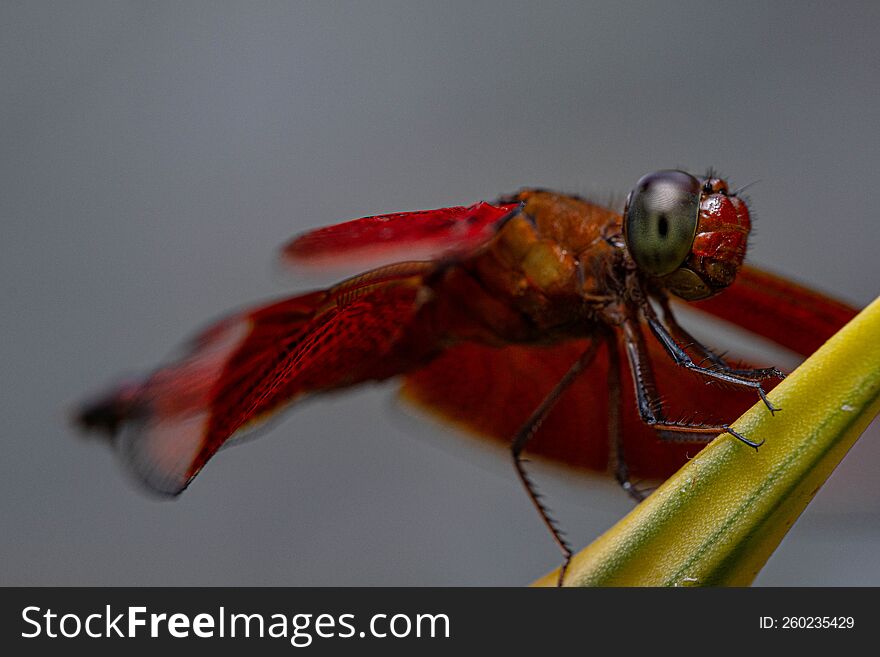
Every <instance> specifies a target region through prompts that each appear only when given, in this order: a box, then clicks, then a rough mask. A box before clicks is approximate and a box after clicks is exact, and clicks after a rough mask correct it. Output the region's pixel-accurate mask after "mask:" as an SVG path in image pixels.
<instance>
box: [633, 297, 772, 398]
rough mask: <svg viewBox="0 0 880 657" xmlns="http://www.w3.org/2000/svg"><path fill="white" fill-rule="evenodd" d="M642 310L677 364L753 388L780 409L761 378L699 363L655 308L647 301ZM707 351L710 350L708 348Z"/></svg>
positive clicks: (701, 373) (714, 377)
mask: <svg viewBox="0 0 880 657" xmlns="http://www.w3.org/2000/svg"><path fill="white" fill-rule="evenodd" d="M642 311H643V313H644V315H645V318H646V319H647V320H648V326H649V327H650V328H651V332H652V333H653V334H654V337H656V338H657V340H658V341H659V342H660V344H661V345H663V348H664V349H665V350H666V353H668V354H669V356H670V357H671V358H672V360H673V361H674V362H675V364H676V365H678V366H679V367H683V368H685V369H687V370H690V371H692V372H696V373H697V374H700V375H702V376H705V377H707V378H710V379H716V380H718V381H724V382H725V383H730V384H732V385H735V386H741V387H744V388H751V389H753V390H754V391H755V392H757V393H758V396H759V397H760V398H761V401H763V402H764V405H765V406H766V407H767V409H768V410H769V411H770V412H771V413H775V412H776V411H778V410H779V409H778V408H776V407H775V406H774V405H773V404H771V403H770V400H769V399H768V398H767V393H766V392H764V386H763V385H762V383H761V379H756V378H749V377H745V376H740V375H738V374H735V373H731V372H729V371H725V370H722V369H713V368H710V367H703V366H702V365H697V364H696V363H695V362H694V361H693V359H692V358H691V357H690V355H689V354H688V353H687V351H685V350H684V349H683V348H682V347H681V345H679V344H678V342H676V340H675V338H674V337H673V336H672V335H671V334H670V332H669V331H668V330H666V327H665V326H663V324H662V322H660V320H659V319H657V316H656V315H655V314H654V310H653V309H652V308H651V306H650V305H649V304H648V303H647V302H646V303H645V304H644V305H643V307H642ZM694 342H696V341H694ZM700 347H701V348H702V349H706V348H705V347H702V345H700ZM706 351H708V349H706ZM767 378H769V377H767Z"/></svg>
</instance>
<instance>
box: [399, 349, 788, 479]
mask: <svg viewBox="0 0 880 657" xmlns="http://www.w3.org/2000/svg"><path fill="white" fill-rule="evenodd" d="M647 343H648V347H649V355H650V357H651V362H652V365H653V366H654V370H655V374H656V378H657V385H658V388H659V391H660V393H661V394H662V395H663V399H664V401H665V402H666V403H667V413H668V415H669V417H671V418H673V419H678V418H680V417H683V416H687V417H691V416H693V415H695V414H696V415H697V417H696V419H698V420H705V421H709V420H716V421H732V420H733V419H735V418H737V417H739V416H740V415H741V414H742V413H743V412H744V411H745V410H746V409H748V408H749V407H750V406H752V405H753V404H754V403H755V396H754V395H753V394H750V393H743V392H742V391H739V390H731V389H728V388H722V387H719V386H716V385H706V383H705V380H704V379H701V378H698V377H696V376H695V375H693V374H690V373H688V372H685V371H684V370H683V369H682V368H680V367H677V366H676V365H675V364H673V363H672V361H671V360H670V359H669V356H668V355H667V354H666V352H665V351H663V349H662V348H661V347H660V345H659V344H658V343H657V342H656V341H654V340H650V339H649V340H648V341H647ZM586 345H587V341H585V340H578V341H572V342H566V343H563V344H559V345H553V346H546V347H543V346H542V347H538V346H509V347H502V348H492V347H486V346H481V345H477V344H473V343H467V344H461V345H458V346H456V347H453V348H452V349H449V350H448V351H446V352H445V353H444V354H443V355H442V356H440V357H439V358H438V359H436V360H434V361H433V362H432V363H431V364H430V365H428V366H427V367H425V368H423V369H420V370H418V371H416V372H414V373H412V374H410V375H408V376H407V377H406V381H405V384H404V386H403V389H402V394H403V397H404V399H406V400H407V401H411V402H413V403H415V404H417V405H420V406H423V407H425V408H426V409H427V410H429V411H431V412H433V413H436V414H437V415H439V416H440V417H442V418H443V419H445V420H449V421H452V422H453V423H455V424H458V425H460V426H462V427H463V428H465V429H467V430H469V431H470V432H475V433H476V434H478V435H480V436H483V437H487V438H491V439H494V440H497V441H500V442H501V443H503V444H504V445H505V446H509V445H510V441H511V439H512V438H513V436H514V435H515V434H516V432H517V431H518V430H519V429H520V427H522V425H523V423H524V422H525V421H526V420H527V419H528V417H529V415H530V414H531V413H532V411H534V410H535V408H537V407H538V405H539V404H540V403H541V401H542V400H543V399H544V397H545V396H546V395H547V393H549V392H550V390H551V389H552V388H553V386H554V385H555V384H556V383H557V382H558V381H559V380H560V379H561V378H562V377H563V375H564V374H565V372H566V371H567V370H568V368H569V367H570V366H571V365H572V363H574V361H575V360H576V359H577V357H578V356H579V355H580V354H581V353H582V352H583V351H584V349H586ZM620 356H621V362H622V363H626V355H625V353H624V351H623V349H622V348H621V350H620ZM625 367H626V365H624V368H625ZM607 380H608V356H607V353H606V352H605V350H604V349H602V350H600V352H599V354H598V355H597V357H596V360H595V361H594V363H593V364H592V365H591V366H590V368H589V370H588V371H586V372H585V373H583V374H582V375H581V376H580V377H579V378H578V379H577V380H576V381H575V382H574V383H573V384H572V385H571V387H570V388H569V389H568V390H567V391H566V392H565V393H564V394H563V396H562V397H561V398H560V400H559V401H558V403H557V405H556V406H555V407H554V409H553V410H552V411H551V413H550V415H549V416H548V417H547V419H546V420H545V421H544V422H543V424H542V425H541V426H540V428H539V429H538V431H537V432H536V434H535V436H534V437H533V438H532V440H531V441H530V442H529V445H528V447H527V451H528V452H529V453H531V454H537V455H540V456H543V457H545V458H549V459H551V460H553V461H556V462H558V463H560V464H564V465H567V466H572V467H576V468H583V469H589V470H595V471H599V472H606V471H607V469H608V461H609V450H608V437H607V418H608V385H607ZM622 382H623V390H622V401H623V411H622V412H623V417H622V421H623V426H622V432H623V433H622V435H623V436H624V450H625V454H626V459H627V463H628V464H629V466H630V470H631V472H632V474H633V476H634V477H636V478H652V479H653V478H666V477H668V476H669V475H670V474H672V473H673V472H675V471H676V470H677V469H678V468H680V467H681V466H682V465H683V464H684V463H685V461H686V460H687V458H688V457H689V456H693V455H694V454H696V453H697V451H699V449H700V446H699V445H695V444H693V443H678V442H676V443H670V442H661V441H660V439H659V438H658V436H657V432H656V431H654V430H653V429H651V428H649V427H647V426H646V425H645V424H644V423H643V422H642V421H641V419H640V418H639V416H638V412H637V410H636V402H635V398H634V394H633V389H632V384H631V378H630V376H629V374H628V372H626V371H624V372H623V373H622ZM768 387H772V384H771V385H770V386H768Z"/></svg>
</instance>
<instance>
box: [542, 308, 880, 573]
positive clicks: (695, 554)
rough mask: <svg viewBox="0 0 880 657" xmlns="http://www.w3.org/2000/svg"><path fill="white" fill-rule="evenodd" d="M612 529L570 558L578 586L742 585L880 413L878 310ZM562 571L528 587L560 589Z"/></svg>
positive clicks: (865, 314)
mask: <svg viewBox="0 0 880 657" xmlns="http://www.w3.org/2000/svg"><path fill="white" fill-rule="evenodd" d="M769 397H770V400H771V401H772V402H773V404H774V405H775V406H777V407H779V408H780V409H782V410H781V411H780V412H778V413H776V415H771V414H770V413H769V412H768V411H767V408H766V407H765V406H764V405H763V403H758V404H756V405H755V406H754V407H752V408H751V409H750V410H749V411H747V412H746V413H745V415H743V416H742V417H741V418H740V419H739V420H737V421H736V422H735V423H734V424H733V428H734V429H736V430H737V431H739V432H740V433H742V434H743V435H745V436H747V437H748V438H750V439H752V440H756V441H761V440H764V441H765V442H764V444H763V446H762V447H761V448H760V449H759V450H758V451H757V452H755V450H753V449H750V448H749V447H747V446H746V445H743V444H742V443H741V442H739V441H738V440H737V439H736V438H734V437H733V436H729V435H722V436H719V437H718V438H716V439H715V440H714V441H713V442H712V443H711V444H709V445H708V446H707V447H706V448H705V449H704V450H703V451H701V452H700V453H699V454H698V455H697V456H695V457H694V458H693V459H692V460H691V461H690V462H688V463H687V465H685V466H684V467H683V468H682V469H681V470H679V471H678V472H677V473H676V474H675V475H673V476H672V477H671V478H670V479H668V480H667V481H666V482H665V483H664V484H663V485H662V486H661V487H660V488H659V489H657V490H656V491H655V492H654V493H653V494H652V495H651V496H650V497H649V498H648V499H647V500H646V501H644V502H642V503H641V504H640V505H639V506H638V507H636V508H635V509H634V510H633V511H632V512H631V513H629V514H628V515H627V516H626V517H625V518H623V519H622V520H621V521H620V522H618V523H617V524H616V525H615V526H614V527H612V528H611V529H610V530H608V531H607V532H606V533H605V534H603V535H602V536H600V537H599V538H598V539H597V540H596V541H595V542H593V543H592V544H591V545H590V546H588V547H587V548H586V549H584V550H583V551H582V552H580V553H579V554H577V555H575V557H574V559H573V560H572V562H571V565H570V566H569V569H568V572H567V574H566V577H565V582H564V583H565V584H566V585H573V586H745V585H748V584H750V583H751V582H752V580H753V579H754V578H755V576H756V575H757V574H758V572H759V571H760V569H761V568H762V567H763V565H764V564H765V563H766V561H767V559H768V558H769V557H770V555H771V554H772V553H773V550H775V549H776V546H777V545H779V542H780V541H781V540H782V538H783V536H785V534H786V532H787V531H788V530H789V528H790V527H791V526H792V525H793V524H794V522H795V520H797V518H798V516H799V515H800V514H801V512H802V511H803V510H804V508H805V507H806V506H807V504H808V503H809V501H810V500H811V499H812V498H813V496H814V495H815V494H816V492H817V491H818V490H819V488H820V487H821V486H822V484H823V483H824V482H825V480H826V479H827V478H828V476H829V475H830V474H831V472H832V471H833V470H834V468H835V467H836V466H837V464H838V463H839V462H840V461H841V459H842V458H843V457H844V455H845V454H846V453H847V451H848V450H849V448H850V447H852V445H853V444H854V443H855V441H856V439H857V438H858V437H859V436H860V435H861V433H862V432H863V431H864V430H865V428H866V427H867V426H868V424H869V423H870V422H871V420H872V419H873V418H874V416H875V415H877V413H878V412H880V299H877V300H875V301H874V302H873V303H872V304H871V305H870V306H868V307H867V308H865V310H863V311H862V312H861V313H860V314H859V315H858V316H857V317H856V318H855V319H853V320H852V321H851V322H850V323H849V324H847V325H846V326H845V327H844V328H843V329H842V330H841V331H840V332H839V333H837V334H836V335H835V336H834V337H833V338H831V339H830V340H829V341H828V342H827V343H825V345H824V346H822V348H821V349H819V350H818V351H817V352H816V353H815V354H813V356H811V357H810V358H809V359H808V360H806V361H805V362H804V363H803V364H802V365H801V366H800V367H799V368H798V369H797V370H796V371H795V372H794V373H793V374H791V375H790V376H789V377H788V378H787V379H785V380H784V381H783V382H782V383H780V384H779V385H778V386H777V387H776V388H775V389H774V390H773V391H772V392H771V393H770V395H769ZM557 577H558V571H555V572H553V573H549V574H548V575H545V576H544V577H543V578H541V579H540V580H538V581H537V582H535V585H538V586H555V585H556V581H557Z"/></svg>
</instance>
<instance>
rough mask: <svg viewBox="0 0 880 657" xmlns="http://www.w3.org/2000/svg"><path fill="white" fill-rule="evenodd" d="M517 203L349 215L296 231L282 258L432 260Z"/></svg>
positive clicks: (460, 246)
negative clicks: (341, 220) (340, 220)
mask: <svg viewBox="0 0 880 657" xmlns="http://www.w3.org/2000/svg"><path fill="white" fill-rule="evenodd" d="M519 207H520V205H519V204H517V203H510V204H503V205H499V206H494V205H490V204H489V203H483V202H481V203H477V204H475V205H472V206H470V207H461V206H459V207H453V208H440V209H439V210H423V211H420V212H397V213H395V214H383V215H377V216H374V217H364V218H362V219H354V220H353V221H346V222H344V223H341V224H336V225H334V226H327V227H326V228H318V229H317V230H313V231H310V232H308V233H305V234H303V235H300V236H299V237H297V238H295V239H294V240H292V241H291V242H289V243H288V244H287V245H286V246H285V247H284V249H283V251H282V259H283V260H284V261H285V262H288V263H291V264H296V265H303V264H305V265H322V266H327V265H329V266H332V265H334V264H346V265H347V264H351V263H357V264H359V265H364V264H365V263H367V262H370V263H377V264H378V263H387V262H392V261H394V260H434V259H437V258H441V257H447V256H451V255H456V254H459V253H465V252H468V251H471V250H473V249H475V248H477V247H479V246H480V245H481V244H483V243H484V242H486V241H487V240H488V239H490V238H491V237H492V236H493V235H494V234H495V232H496V231H497V230H498V228H499V227H500V225H501V223H502V222H503V221H504V220H505V219H506V218H507V217H509V216H511V215H512V214H513V213H515V212H516V210H517V209H518V208H519Z"/></svg>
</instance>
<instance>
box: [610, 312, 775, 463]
mask: <svg viewBox="0 0 880 657" xmlns="http://www.w3.org/2000/svg"><path fill="white" fill-rule="evenodd" d="M623 331H624V336H625V338H626V354H627V358H628V360H629V366H630V370H631V371H632V375H633V384H634V385H635V392H636V403H637V406H638V410H639V416H640V417H641V419H642V422H644V423H645V424H647V425H648V426H651V427H653V428H655V429H657V431H658V432H660V433H661V436H662V435H663V433H672V434H676V435H682V436H692V437H694V438H696V439H697V440H700V438H699V437H700V436H705V437H707V438H711V436H713V435H717V434H719V433H729V434H730V435H731V436H733V437H734V438H736V439H737V440H739V441H740V442H742V443H744V444H746V445H748V446H749V447H752V448H754V449H756V450H757V449H758V447H760V446H761V445H762V444H763V441H761V442H760V443H758V442H755V441H753V440H749V439H748V438H746V437H745V436H744V435H742V434H741V433H739V432H738V431H735V430H734V429H732V428H731V427H730V425H728V424H705V423H702V422H680V421H678V422H677V421H673V420H668V419H667V418H666V413H665V411H664V409H663V402H662V401H661V399H660V395H659V394H658V393H657V385H656V382H655V381H654V372H653V370H652V369H651V361H650V359H649V357H648V353H647V349H646V348H645V337H644V336H643V335H642V330H641V327H640V326H639V322H638V320H636V319H633V318H630V319H627V320H626V321H624V323H623Z"/></svg>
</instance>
